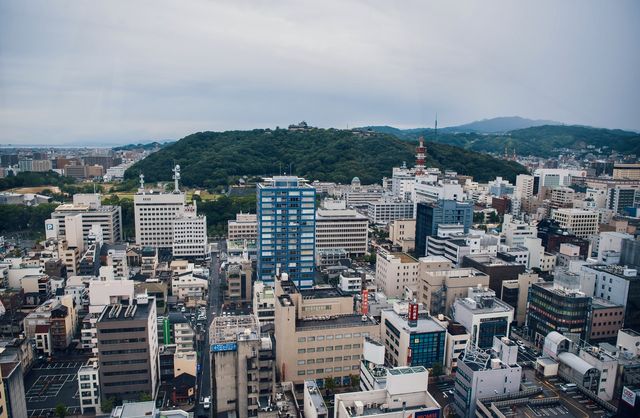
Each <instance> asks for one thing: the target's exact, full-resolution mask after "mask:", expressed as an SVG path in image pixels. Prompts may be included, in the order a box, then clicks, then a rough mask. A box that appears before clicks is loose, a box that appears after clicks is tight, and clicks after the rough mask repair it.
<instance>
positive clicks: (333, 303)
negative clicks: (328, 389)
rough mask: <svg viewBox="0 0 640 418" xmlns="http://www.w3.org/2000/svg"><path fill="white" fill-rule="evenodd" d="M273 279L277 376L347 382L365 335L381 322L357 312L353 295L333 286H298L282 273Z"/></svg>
mask: <svg viewBox="0 0 640 418" xmlns="http://www.w3.org/2000/svg"><path fill="white" fill-rule="evenodd" d="M282 276H284V277H282V278H281V279H277V280H276V282H275V286H276V304H275V338H276V368H277V370H278V373H279V375H280V380H281V381H292V382H294V383H296V384H301V383H303V382H304V381H305V380H309V379H314V380H318V379H328V378H333V379H336V380H340V381H342V382H348V381H349V379H350V375H354V374H355V375H357V374H358V373H359V372H358V370H359V367H360V359H361V357H362V350H363V344H364V338H365V337H373V338H379V336H380V326H379V325H378V323H377V322H376V321H375V320H374V319H373V318H371V317H368V316H362V315H359V314H358V313H356V312H355V311H354V308H353V297H352V296H350V295H347V294H344V293H342V292H341V291H340V290H338V289H335V288H320V289H304V290H299V289H298V288H296V286H295V285H294V284H293V282H291V281H288V278H287V277H286V274H283V275H282Z"/></svg>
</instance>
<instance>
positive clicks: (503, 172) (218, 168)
mask: <svg viewBox="0 0 640 418" xmlns="http://www.w3.org/2000/svg"><path fill="white" fill-rule="evenodd" d="M416 145H417V143H416V142H413V141H403V140H400V139H398V138H396V137H394V136H393V135H389V134H381V133H379V134H373V135H369V136H366V135H358V134H355V133H353V132H351V131H344V130H336V129H312V130H309V131H303V132H293V131H288V130H284V129H278V130H275V131H271V130H262V129H256V130H253V131H227V132H199V133H195V134H192V135H189V136H187V137H185V138H183V139H181V140H180V141H178V142H176V143H173V144H170V145H168V146H166V147H164V148H163V149H161V150H159V151H158V152H156V153H154V154H151V155H150V156H148V157H147V158H145V159H144V160H142V161H140V162H138V163H136V164H135V165H133V166H132V167H131V168H129V169H128V170H127V172H126V175H125V176H126V178H127V179H135V178H136V177H137V176H138V175H139V174H140V173H141V172H142V173H144V176H145V180H146V181H151V182H153V181H168V180H171V174H172V173H171V169H172V167H173V166H174V165H175V164H180V166H181V168H182V180H181V182H182V183H183V184H184V185H185V186H188V187H205V188H209V189H213V188H216V187H220V186H227V185H229V184H234V183H236V182H237V180H238V179H239V178H240V177H242V176H271V175H274V174H277V173H279V172H288V171H289V167H291V169H292V172H293V174H295V175H299V176H302V177H305V178H307V179H309V180H321V181H334V182H339V183H348V182H350V181H351V179H352V178H353V177H355V176H357V177H359V178H360V180H361V181H362V183H363V184H371V183H376V182H380V181H381V179H382V177H384V176H388V177H391V169H392V167H394V166H399V165H401V164H402V162H403V161H405V162H406V163H407V165H409V166H411V165H413V162H414V159H415V146H416ZM427 148H428V153H427V154H428V155H427V165H428V166H433V167H438V168H440V169H448V170H455V171H457V172H458V173H460V174H467V175H472V176H473V177H474V179H476V180H478V181H487V180H490V179H493V178H495V177H496V176H502V177H503V178H507V179H510V180H512V181H513V180H514V179H515V176H516V175H517V174H520V173H525V172H526V169H525V168H524V167H522V166H521V165H519V164H517V163H514V162H510V161H502V160H498V159H495V158H492V157H490V156H488V155H483V154H479V153H476V152H473V151H468V150H463V149H460V148H457V147H453V146H449V145H445V144H436V143H430V144H427Z"/></svg>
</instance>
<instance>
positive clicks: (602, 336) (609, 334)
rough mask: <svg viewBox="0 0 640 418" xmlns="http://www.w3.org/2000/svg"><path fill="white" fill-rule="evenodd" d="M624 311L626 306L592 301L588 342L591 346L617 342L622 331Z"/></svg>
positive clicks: (596, 300)
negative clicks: (619, 332)
mask: <svg viewBox="0 0 640 418" xmlns="http://www.w3.org/2000/svg"><path fill="white" fill-rule="evenodd" d="M624 310H625V308H624V306H622V305H618V304H617V303H613V302H610V301H608V300H606V299H602V298H595V297H594V298H593V299H591V312H590V314H589V324H588V331H587V340H588V341H589V342H590V343H591V344H595V343H598V342H613V341H615V340H616V338H617V337H618V331H620V330H621V329H622V325H623V322H624Z"/></svg>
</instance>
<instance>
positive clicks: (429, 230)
mask: <svg viewBox="0 0 640 418" xmlns="http://www.w3.org/2000/svg"><path fill="white" fill-rule="evenodd" d="M472 222H473V205H472V203H466V202H458V201H455V200H439V201H437V202H436V203H422V202H421V203H418V205H417V208H416V255H417V256H418V257H423V256H424V255H425V254H426V252H427V237H428V236H435V235H436V234H437V233H438V225H441V224H459V225H463V226H464V232H469V228H470V227H471V223H472Z"/></svg>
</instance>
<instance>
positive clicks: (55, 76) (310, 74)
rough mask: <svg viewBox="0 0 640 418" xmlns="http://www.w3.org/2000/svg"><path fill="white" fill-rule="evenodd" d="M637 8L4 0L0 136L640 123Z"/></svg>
mask: <svg viewBox="0 0 640 418" xmlns="http://www.w3.org/2000/svg"><path fill="white" fill-rule="evenodd" d="M391 3H393V4H391ZM638 18H640V4H638V3H637V2H634V1H621V2H615V3H611V2H606V4H605V3H602V2H598V1H586V2H585V1H580V2H579V1H568V2H556V1H541V2H540V1H538V2H512V1H492V2H480V1H466V2H435V1H433V2H431V1H429V2H425V1H405V2H384V1H340V0H326V1H322V2H320V1H315V2H311V1H278V2H270V1H250V2H236V1H204V0H202V1H197V0H192V1H177V0H176V1H168V0H155V1H150V0H146V1H136V2H130V1H122V0H119V1H108V2H84V1H80V0H68V1H50V0H49V1H47V0H40V1H28V2H22V1H8V0H7V1H5V0H0V143H5V144H6V143H43V142H46V143H71V142H73V141H94V142H95V141H105V143H106V142H110V143H113V142H123V141H129V140H145V139H155V138H179V137H181V136H184V135H186V134H188V133H191V132H193V131H199V130H224V129H249V128H254V127H275V126H276V125H280V126H284V125H286V124H288V123H290V122H293V121H298V120H300V119H306V120H308V121H309V122H311V123H313V124H316V125H320V126H336V127H345V126H347V125H349V126H355V125H365V124H392V125H395V126H402V127H412V126H425V125H428V124H431V121H432V119H433V115H434V114H435V112H438V114H439V118H440V120H441V122H442V124H443V125H454V124H458V123H464V122H468V121H471V120H475V119H481V118H485V117H493V116H502V115H514V114H518V115H522V116H526V117H531V118H543V119H554V120H561V121H563V122H567V123H580V124H589V125H595V126H604V127H619V128H627V129H636V130H638V129H640V118H639V117H638V116H639V114H638V109H639V108H640V94H639V93H638V92H640V72H639V71H637V68H638V67H639V64H640V53H639V52H640V51H638V49H639V46H638V41H637V40H638V39H640V28H639V27H638V25H637V24H636V22H637V21H638Z"/></svg>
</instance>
